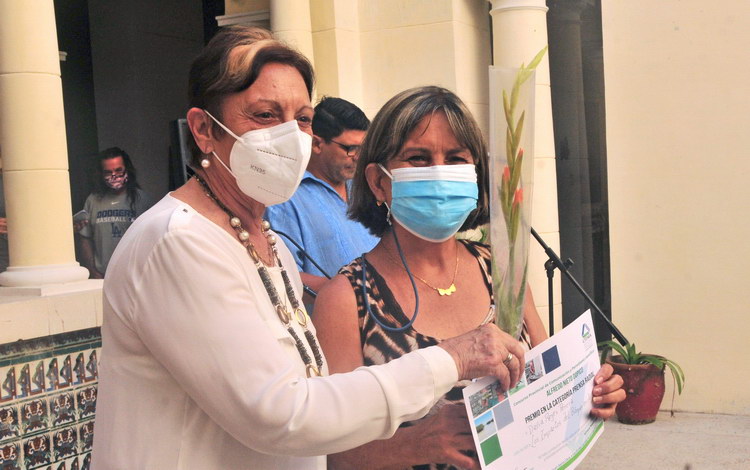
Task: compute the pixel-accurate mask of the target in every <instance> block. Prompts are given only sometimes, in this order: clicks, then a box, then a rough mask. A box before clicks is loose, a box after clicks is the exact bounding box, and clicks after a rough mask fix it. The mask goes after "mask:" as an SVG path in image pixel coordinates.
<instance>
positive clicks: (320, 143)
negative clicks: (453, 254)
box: [265, 97, 379, 300]
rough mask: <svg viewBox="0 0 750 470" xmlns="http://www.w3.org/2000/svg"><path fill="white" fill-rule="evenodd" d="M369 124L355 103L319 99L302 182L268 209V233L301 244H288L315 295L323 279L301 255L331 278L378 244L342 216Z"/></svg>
mask: <svg viewBox="0 0 750 470" xmlns="http://www.w3.org/2000/svg"><path fill="white" fill-rule="evenodd" d="M369 125H370V120H369V119H367V116H365V114H364V113H363V112H362V110H361V109H359V108H358V107H357V106H356V105H354V104H353V103H350V102H349V101H346V100H344V99H341V98H334V97H325V98H323V99H322V100H321V101H320V102H319V103H318V105H317V106H315V115H314V117H313V122H312V130H313V142H312V153H311V155H310V162H309V163H308V165H307V171H306V172H305V174H304V176H303V177H302V183H301V184H300V186H299V188H298V189H297V191H296V192H295V193H294V196H292V198H291V199H290V200H289V201H287V202H285V203H283V204H279V205H275V206H270V207H268V208H266V214H265V218H266V220H268V221H269V222H270V223H271V228H273V229H274V230H277V231H280V232H283V233H284V234H287V235H289V238H291V239H292V240H293V241H294V242H297V243H298V244H299V245H300V247H295V246H294V243H287V245H288V246H289V248H290V250H291V251H292V254H293V255H294V258H295V260H296V261H297V267H298V268H299V270H300V275H301V277H302V282H303V283H304V284H305V285H306V286H308V287H310V288H311V289H312V290H314V291H316V292H317V291H318V289H319V288H320V287H321V286H322V285H323V283H325V281H326V278H325V277H323V276H324V273H323V272H322V271H321V270H320V269H318V267H316V266H315V264H314V263H313V262H312V261H311V260H310V259H309V258H307V257H305V256H304V255H303V254H302V253H301V251H302V250H304V251H305V252H306V253H307V254H308V255H310V257H311V258H312V259H314V260H315V261H316V262H317V263H318V264H319V265H320V267H322V268H323V271H325V274H328V275H331V276H333V275H335V274H336V272H337V271H338V270H339V268H340V267H341V266H344V265H345V264H348V263H349V262H350V261H352V260H353V259H354V258H356V257H357V256H359V255H361V254H362V253H364V252H367V251H369V250H370V249H372V247H374V246H375V244H377V242H378V240H379V239H378V238H377V237H375V236H373V235H371V234H370V232H369V231H368V230H367V229H366V228H365V227H364V226H363V225H361V224H360V223H359V222H355V221H353V220H350V219H349V218H347V216H346V209H347V202H348V200H349V187H350V183H351V179H352V177H353V176H354V170H355V168H356V166H357V157H358V155H359V146H360V144H361V143H362V140H363V139H364V137H365V132H366V131H367V128H368V127H369ZM282 236H283V235H282ZM300 248H301V249H300ZM308 300H309V299H308Z"/></svg>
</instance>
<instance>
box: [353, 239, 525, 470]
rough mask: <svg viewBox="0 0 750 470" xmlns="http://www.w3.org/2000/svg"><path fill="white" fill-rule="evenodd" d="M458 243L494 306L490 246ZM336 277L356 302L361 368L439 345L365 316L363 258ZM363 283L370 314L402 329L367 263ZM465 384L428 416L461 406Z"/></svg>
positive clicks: (424, 468)
mask: <svg viewBox="0 0 750 470" xmlns="http://www.w3.org/2000/svg"><path fill="white" fill-rule="evenodd" d="M460 242H461V243H463V244H464V246H466V249H467V250H469V252H470V253H471V254H472V255H473V256H474V257H475V258H476V260H477V262H478V264H479V266H480V268H481V269H482V273H483V274H484V282H485V285H486V287H487V292H488V293H489V295H490V303H491V304H494V296H493V293H492V277H491V267H492V262H491V259H492V258H491V254H490V247H489V246H487V245H483V244H481V243H477V242H472V241H467V240H460ZM339 274H342V275H344V276H345V277H346V278H347V279H348V280H349V283H350V284H351V285H352V289H354V294H355V297H356V299H357V316H358V318H359V332H360V343H361V344H362V356H363V358H364V365H366V366H371V365H376V364H385V363H387V362H390V361H392V360H393V359H396V358H398V357H401V356H403V355H404V354H406V353H408V352H411V351H414V350H416V349H420V348H426V347H428V346H434V345H436V344H438V343H439V342H440V339H438V338H434V337H432V336H427V335H423V334H421V333H419V332H417V331H416V330H414V328H409V329H407V330H405V331H396V332H394V331H388V330H385V329H383V328H382V327H381V326H380V325H378V324H377V322H375V321H374V320H373V319H372V317H370V315H368V314H367V309H366V308H365V304H364V299H363V296H362V257H359V258H357V259H355V260H354V261H352V262H351V263H350V264H349V265H347V266H344V267H343V268H341V270H340V271H339ZM365 282H366V284H367V300H368V303H369V304H370V309H371V310H372V313H374V314H375V315H377V317H378V319H379V320H380V321H381V322H383V323H384V324H386V325H388V326H390V327H394V328H398V327H401V326H403V325H405V324H406V323H408V322H409V317H408V316H407V315H406V314H405V313H404V311H403V310H402V309H401V306H400V305H399V304H398V302H396V299H395V298H394V297H393V292H391V290H390V288H389V287H388V284H387V283H386V281H385V279H383V277H382V276H381V275H380V273H378V272H377V270H376V269H375V268H374V267H373V266H372V265H371V264H369V263H368V264H367V272H366V273H365ZM494 314H495V311H494V308H488V311H487V315H486V316H485V317H484V320H482V323H481V324H482V325H484V324H485V323H490V322H492V323H494V321H495V315H494ZM477 326H479V325H477ZM527 337H528V335H527V333H526V325H524V327H523V333H522V337H521V340H522V341H523V342H524V343H525V344H526V345H527V346H528V343H529V342H528V340H527V339H526V338H527ZM468 383H469V381H461V382H459V383H457V384H456V386H455V387H453V388H452V389H451V390H450V391H449V392H448V393H446V394H445V395H444V396H443V397H442V398H440V400H438V402H437V403H435V405H434V406H433V407H432V409H431V410H430V411H429V413H428V414H427V416H430V415H433V414H435V413H437V410H439V409H440V408H441V407H443V406H445V405H447V404H453V403H463V395H462V393H461V389H462V388H463V387H465V386H466V385H467V384H468ZM412 424H413V422H409V423H404V424H402V426H411V425H412ZM412 468H413V469H418V470H428V469H430V470H433V469H435V470H437V469H439V470H458V467H454V466H452V465H447V464H429V465H418V466H415V467H412Z"/></svg>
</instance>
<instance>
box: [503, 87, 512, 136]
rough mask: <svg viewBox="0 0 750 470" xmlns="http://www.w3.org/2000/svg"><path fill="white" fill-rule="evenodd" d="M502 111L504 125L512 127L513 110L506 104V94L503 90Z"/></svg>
mask: <svg viewBox="0 0 750 470" xmlns="http://www.w3.org/2000/svg"><path fill="white" fill-rule="evenodd" d="M503 111H504V112H505V123H506V125H507V126H508V127H512V126H513V110H512V109H511V107H510V103H509V102H508V93H507V92H506V91H505V90H503Z"/></svg>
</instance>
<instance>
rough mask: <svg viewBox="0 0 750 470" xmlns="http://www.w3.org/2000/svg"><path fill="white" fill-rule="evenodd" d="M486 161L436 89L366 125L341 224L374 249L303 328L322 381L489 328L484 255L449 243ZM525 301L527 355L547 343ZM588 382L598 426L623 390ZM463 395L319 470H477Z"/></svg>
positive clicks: (611, 378) (477, 136)
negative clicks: (369, 237)
mask: <svg viewBox="0 0 750 470" xmlns="http://www.w3.org/2000/svg"><path fill="white" fill-rule="evenodd" d="M487 160H488V158H487V149H486V146H485V144H484V142H483V139H482V135H481V132H480V130H479V127H478V125H477V124H476V122H475V121H474V118H473V117H472V116H471V113H470V112H469V111H468V109H467V108H466V106H465V105H464V104H463V103H462V102H461V100H460V99H459V98H458V97H457V96H456V95H455V94H453V93H452V92H450V91H448V90H446V89H444V88H439V87H420V88H414V89H410V90H406V91H404V92H402V93H399V94H398V95H396V96H395V97H393V98H392V99H391V100H389V101H388V102H387V103H386V104H385V105H384V106H383V108H382V109H381V110H380V112H378V114H377V116H375V118H374V119H373V121H372V124H371V125H370V128H369V129H368V132H367V136H366V137H365V140H364V142H363V143H362V148H361V152H360V157H359V160H358V163H357V165H358V166H357V171H356V173H355V177H354V184H353V188H352V196H351V199H350V208H349V215H350V217H351V218H353V219H354V220H357V221H359V222H361V223H362V224H364V225H365V226H366V227H368V228H369V229H370V231H371V232H372V233H373V234H375V235H378V236H381V237H382V238H381V241H380V243H379V244H378V245H377V246H376V247H375V248H373V250H372V251H370V252H369V253H365V254H363V255H362V256H361V257H360V258H357V259H356V260H354V261H353V262H352V263H351V264H349V265H348V266H345V267H343V268H342V269H341V270H340V271H339V275H337V276H336V277H334V278H333V279H332V280H331V282H330V283H329V284H328V285H326V286H325V287H324V288H323V289H322V290H321V292H320V293H319V295H318V298H317V300H316V307H315V312H316V315H315V318H314V323H315V326H316V329H317V332H318V338H319V339H320V342H321V346H322V348H323V351H324V352H325V354H326V357H327V359H328V366H329V370H330V371H331V372H332V373H336V372H348V371H351V370H354V369H356V368H357V367H360V366H362V365H374V364H385V363H389V362H390V361H392V360H394V359H397V358H399V357H401V356H402V355H404V354H408V353H409V352H410V351H414V350H419V349H421V348H427V347H430V346H434V345H436V344H441V343H442V342H443V340H444V338H450V337H452V336H455V335H457V334H461V333H464V332H466V331H471V330H472V329H474V328H476V327H478V326H480V325H486V324H488V323H493V322H494V309H493V303H494V300H493V293H492V277H491V276H492V272H491V268H492V262H491V258H490V251H489V246H487V245H483V244H481V243H477V242H470V241H466V240H458V239H457V238H456V233H457V232H458V231H461V230H467V229H473V228H476V227H478V226H480V225H482V224H485V223H487V222H488V221H489V194H488V173H487V172H488V161H487ZM529 294H530V292H529ZM526 298H527V302H526V306H525V313H524V335H523V341H524V342H525V343H526V345H527V346H533V345H536V344H537V343H539V342H541V341H542V340H543V339H545V338H546V334H545V331H544V328H543V326H542V323H541V320H540V318H539V315H538V314H537V312H536V309H535V307H534V303H533V299H532V297H531V295H527V296H526ZM519 346H520V345H519ZM504 361H505V363H506V364H507V365H508V366H509V369H515V368H516V367H518V368H519V369H521V370H523V368H524V364H525V362H524V358H523V355H522V354H521V355H515V354H510V355H507V356H506V357H505V358H504ZM596 380H597V383H601V384H602V385H601V387H600V388H599V391H598V392H595V396H596V400H597V401H596V403H597V405H598V404H602V403H603V404H604V407H602V408H595V411H594V413H596V414H597V416H601V417H604V418H607V417H610V416H612V414H613V413H614V406H615V404H616V403H617V402H618V401H621V400H622V399H624V396H625V393H624V391H623V390H622V388H621V387H622V379H621V378H620V377H619V376H617V375H613V374H612V368H611V367H610V366H604V367H603V368H602V370H600V372H599V374H598V376H597V379H596ZM463 385H465V382H458V383H456V385H455V387H454V388H453V389H452V390H451V391H449V392H448V393H446V394H445V395H444V396H443V397H442V398H441V399H440V400H439V401H438V403H437V404H436V405H435V406H434V407H433V408H432V410H431V411H430V413H429V414H428V416H427V417H426V418H422V419H420V420H415V421H412V422H411V423H408V424H410V425H406V426H402V427H401V428H400V429H399V430H398V431H397V432H396V434H395V435H394V437H392V438H391V439H388V440H386V441H378V442H374V443H371V444H368V445H365V446H361V447H359V448H357V449H354V450H351V451H348V452H343V453H340V454H336V455H332V456H329V468H334V469H339V468H340V469H346V468H363V467H362V465H361V463H362V462H367V463H368V466H367V467H366V468H404V467H411V466H419V468H420V469H421V468H441V469H444V468H449V469H455V468H477V469H478V468H480V466H479V462H478V461H477V460H476V457H475V453H474V446H473V442H472V437H471V431H470V429H469V421H468V420H467V418H466V413H465V408H464V405H463V402H462V396H461V390H460V389H461V387H462V386H463ZM599 399H601V401H598V400H599ZM445 464H448V465H447V466H446V465H445ZM422 465H427V466H425V467H423V466H422ZM440 465H442V466H440Z"/></svg>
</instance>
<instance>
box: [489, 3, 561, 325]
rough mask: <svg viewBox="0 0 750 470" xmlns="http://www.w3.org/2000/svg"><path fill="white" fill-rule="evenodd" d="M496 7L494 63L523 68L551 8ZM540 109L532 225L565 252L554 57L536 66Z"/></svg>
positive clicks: (536, 258)
mask: <svg viewBox="0 0 750 470" xmlns="http://www.w3.org/2000/svg"><path fill="white" fill-rule="evenodd" d="M490 3H491V4H492V9H491V10H490V15H491V16H492V36H493V42H492V45H493V64H494V65H498V66H504V67H519V66H520V65H521V64H522V63H523V64H528V63H529V62H531V60H532V59H533V58H534V56H535V55H536V54H537V52H539V51H540V50H541V49H542V48H543V47H544V46H546V45H547V6H546V5H545V2H544V0H490ZM535 101H536V109H535V110H534V117H535V122H534V195H533V198H534V202H533V205H532V216H531V217H532V223H531V225H532V226H533V227H534V229H536V231H537V232H538V233H539V234H540V235H541V236H542V237H543V238H544V240H545V241H546V242H547V244H548V245H549V246H550V247H551V248H552V249H554V250H555V251H556V252H558V253H559V252H560V229H559V223H558V216H557V174H556V170H555V141H554V134H553V129H552V99H551V90H550V79H549V55H545V57H544V59H543V60H542V62H541V63H540V64H539V66H538V67H537V69H536V96H535ZM530 246H531V249H530V250H529V263H530V269H529V284H530V286H531V289H532V290H533V292H534V300H535V302H536V305H537V309H538V310H539V315H540V316H541V317H542V321H543V322H544V323H545V324H547V323H548V320H547V319H548V315H547V309H548V303H549V302H548V298H547V277H546V274H545V271H544V267H543V266H544V262H545V260H546V259H547V256H546V255H545V254H544V251H543V250H542V249H541V247H539V245H538V244H537V243H536V241H533V240H532V242H531V245H530ZM553 292H554V309H555V331H558V330H560V328H562V320H561V319H562V298H561V295H560V274H559V272H558V273H557V275H556V277H555V285H554V288H553Z"/></svg>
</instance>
